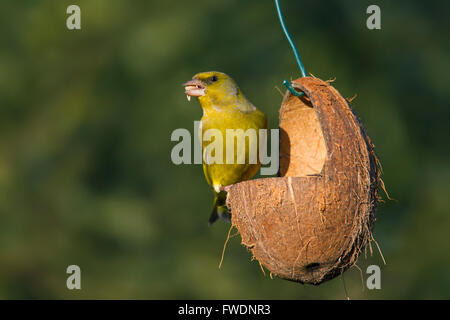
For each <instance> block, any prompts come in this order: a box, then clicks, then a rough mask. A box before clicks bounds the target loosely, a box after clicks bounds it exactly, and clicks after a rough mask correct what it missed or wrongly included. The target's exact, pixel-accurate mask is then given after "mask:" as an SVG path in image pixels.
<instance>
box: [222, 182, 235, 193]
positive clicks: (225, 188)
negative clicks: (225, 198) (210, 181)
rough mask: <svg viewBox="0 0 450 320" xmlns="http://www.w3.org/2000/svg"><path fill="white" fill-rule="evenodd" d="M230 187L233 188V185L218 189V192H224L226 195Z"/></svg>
mask: <svg viewBox="0 0 450 320" xmlns="http://www.w3.org/2000/svg"><path fill="white" fill-rule="evenodd" d="M232 186H233V185H232V184H230V185H229V186H223V187H220V191H225V192H226V193H228V192H229V191H230V189H231V187H232Z"/></svg>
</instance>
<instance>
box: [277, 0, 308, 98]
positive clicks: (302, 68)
mask: <svg viewBox="0 0 450 320" xmlns="http://www.w3.org/2000/svg"><path fill="white" fill-rule="evenodd" d="M275 7H276V8H277V13H278V18H279V19H280V24H281V28H282V29H283V32H284V35H285V36H286V38H287V40H288V42H289V45H290V46H291V49H292V51H293V52H294V57H295V60H296V61H297V65H298V68H299V69H300V73H301V75H302V77H306V70H305V66H304V65H303V63H302V60H301V59H300V55H299V53H298V50H297V47H296V46H295V43H294V41H293V40H292V38H291V35H290V34H289V32H288V30H287V28H286V24H285V22H284V18H283V13H282V12H281V6H280V2H279V0H275ZM283 84H284V85H285V86H286V88H287V89H288V90H289V91H290V92H291V93H292V94H293V95H295V96H297V97H300V96H302V95H304V94H305V93H304V92H298V91H296V90H295V89H294V88H292V86H291V84H290V82H289V81H287V80H284V81H283Z"/></svg>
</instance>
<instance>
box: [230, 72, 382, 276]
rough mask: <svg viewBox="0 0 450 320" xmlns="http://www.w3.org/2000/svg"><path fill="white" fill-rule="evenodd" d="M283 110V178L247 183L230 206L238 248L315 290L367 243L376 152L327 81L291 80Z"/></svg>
mask: <svg viewBox="0 0 450 320" xmlns="http://www.w3.org/2000/svg"><path fill="white" fill-rule="evenodd" d="M292 86H293V87H294V88H296V89H297V90H299V91H303V92H304V93H305V95H304V96H303V97H300V98H299V97H296V96H294V95H292V94H291V93H290V92H289V91H287V92H286V95H285V96H284V99H283V102H282V106H281V109H280V124H279V127H280V175H281V176H280V177H274V178H261V179H254V180H249V181H244V182H241V183H238V184H235V185H233V186H231V187H230V188H229V190H228V197H227V206H228V207H229V209H230V211H231V213H232V224H233V225H234V226H235V227H236V228H237V229H238V231H239V233H240V235H241V238H242V244H243V245H245V246H246V247H247V248H249V250H250V251H251V252H252V254H253V256H254V258H256V259H257V260H258V261H259V262H260V263H261V264H262V265H263V266H264V267H266V268H267V269H268V270H270V271H271V273H272V274H273V275H275V276H278V277H281V278H284V279H289V280H293V281H298V282H301V283H309V284H320V283H322V282H323V281H326V280H329V279H332V278H333V277H335V276H338V275H340V274H341V273H342V272H344V271H345V270H346V269H347V268H349V267H350V266H351V265H353V264H354V263H355V262H356V260H357V257H358V254H359V253H360V251H361V249H362V248H364V246H365V245H366V244H367V243H368V241H370V240H371V239H372V228H373V225H374V221H375V209H376V205H377V196H378V183H379V174H378V168H377V164H378V163H377V158H376V156H375V152H374V147H373V145H372V144H371V142H370V139H369V138H368V136H367V135H366V133H365V130H364V128H363V126H362V124H361V122H360V120H359V119H358V117H357V116H356V115H355V113H354V112H353V110H352V109H351V107H350V105H349V103H348V101H347V100H346V99H344V98H343V97H342V96H341V95H340V94H339V92H338V91H337V90H336V89H335V88H333V87H332V86H331V85H330V84H329V83H327V82H324V81H322V80H320V79H318V78H312V77H304V78H300V79H297V80H295V81H293V82H292Z"/></svg>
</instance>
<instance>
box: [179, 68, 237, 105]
mask: <svg viewBox="0 0 450 320" xmlns="http://www.w3.org/2000/svg"><path fill="white" fill-rule="evenodd" d="M183 86H184V92H185V93H186V95H187V98H188V100H190V99H191V97H198V99H199V101H200V103H201V104H202V106H203V105H207V104H214V105H226V104H230V103H233V102H234V101H236V97H237V96H238V95H240V90H239V87H238V86H237V84H236V83H235V82H234V80H233V79H231V78H230V77H229V76H228V75H226V74H225V73H222V72H217V71H209V72H201V73H197V74H196V75H195V76H193V77H192V80H189V81H188V82H186V83H184V84H183Z"/></svg>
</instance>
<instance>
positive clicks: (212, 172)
mask: <svg viewBox="0 0 450 320" xmlns="http://www.w3.org/2000/svg"><path fill="white" fill-rule="evenodd" d="M183 86H184V89H185V94H186V96H187V99H188V101H190V100H191V97H196V98H197V99H198V102H199V103H200V105H201V107H202V109H203V116H202V118H201V120H200V126H199V130H198V131H199V132H198V134H199V137H200V141H202V154H203V157H202V165H203V173H204V175H205V178H206V181H207V182H208V184H209V185H210V186H211V187H212V189H213V192H214V201H213V210H212V213H211V216H210V218H209V221H208V224H209V225H210V226H211V225H212V224H213V223H214V222H215V221H217V220H218V219H219V218H220V219H222V220H224V221H227V222H231V213H230V212H229V210H228V208H227V207H226V197H227V190H228V189H227V186H230V185H232V184H235V183H238V182H241V181H245V180H249V179H251V178H252V177H253V176H254V175H255V174H256V173H257V172H258V170H259V168H260V166H261V163H260V159H259V157H258V156H257V155H258V154H259V152H261V151H260V149H259V147H260V146H259V145H260V143H259V140H260V135H259V130H260V129H267V117H266V115H265V114H264V113H263V112H261V111H260V110H258V109H257V108H256V107H255V106H254V105H253V104H252V103H251V102H250V101H249V100H247V98H246V97H245V96H244V94H243V93H242V91H241V89H240V88H239V87H238V85H237V84H236V82H235V81H234V80H233V79H232V78H231V77H230V76H228V75H227V74H225V73H223V72H218V71H208V72H200V73H197V74H196V75H194V76H193V77H192V79H191V80H189V81H187V82H186V83H184V84H183ZM209 129H216V130H218V131H219V132H220V133H221V134H222V137H223V138H222V143H223V149H222V151H223V152H222V157H220V153H217V154H213V155H214V156H215V157H216V161H215V162H213V163H211V161H209V160H208V156H211V154H209V153H208V146H209V144H211V143H213V141H205V140H206V139H202V138H204V134H205V132H207V131H208V130H209ZM228 129H231V130H234V131H233V132H234V133H235V134H236V137H237V139H244V140H241V141H244V143H241V144H239V143H238V142H236V141H237V140H235V139H234V137H233V140H231V139H230V140H229V141H230V142H231V141H233V142H236V143H233V144H231V143H228V147H227V139H226V135H227V130H228ZM239 129H241V130H239ZM248 129H251V130H254V132H255V133H256V135H252V134H248V135H246V132H248V131H247V130H248ZM216 132H217V131H216ZM232 148H234V149H232ZM227 150H228V151H231V152H232V153H233V155H232V157H233V158H232V159H231V157H230V158H229V160H234V161H228V162H227V158H226V157H227V154H226V153H227ZM255 150H256V152H257V153H256V161H251V159H255V158H252V157H253V156H255V154H254V152H255ZM217 151H221V150H220V149H218V150H216V151H215V152H217ZM239 155H240V156H241V158H240V159H241V160H244V159H243V157H244V156H245V161H238V158H239ZM220 159H222V161H217V160H220ZM220 162H222V163H220ZM230 162H231V163H230Z"/></svg>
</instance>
